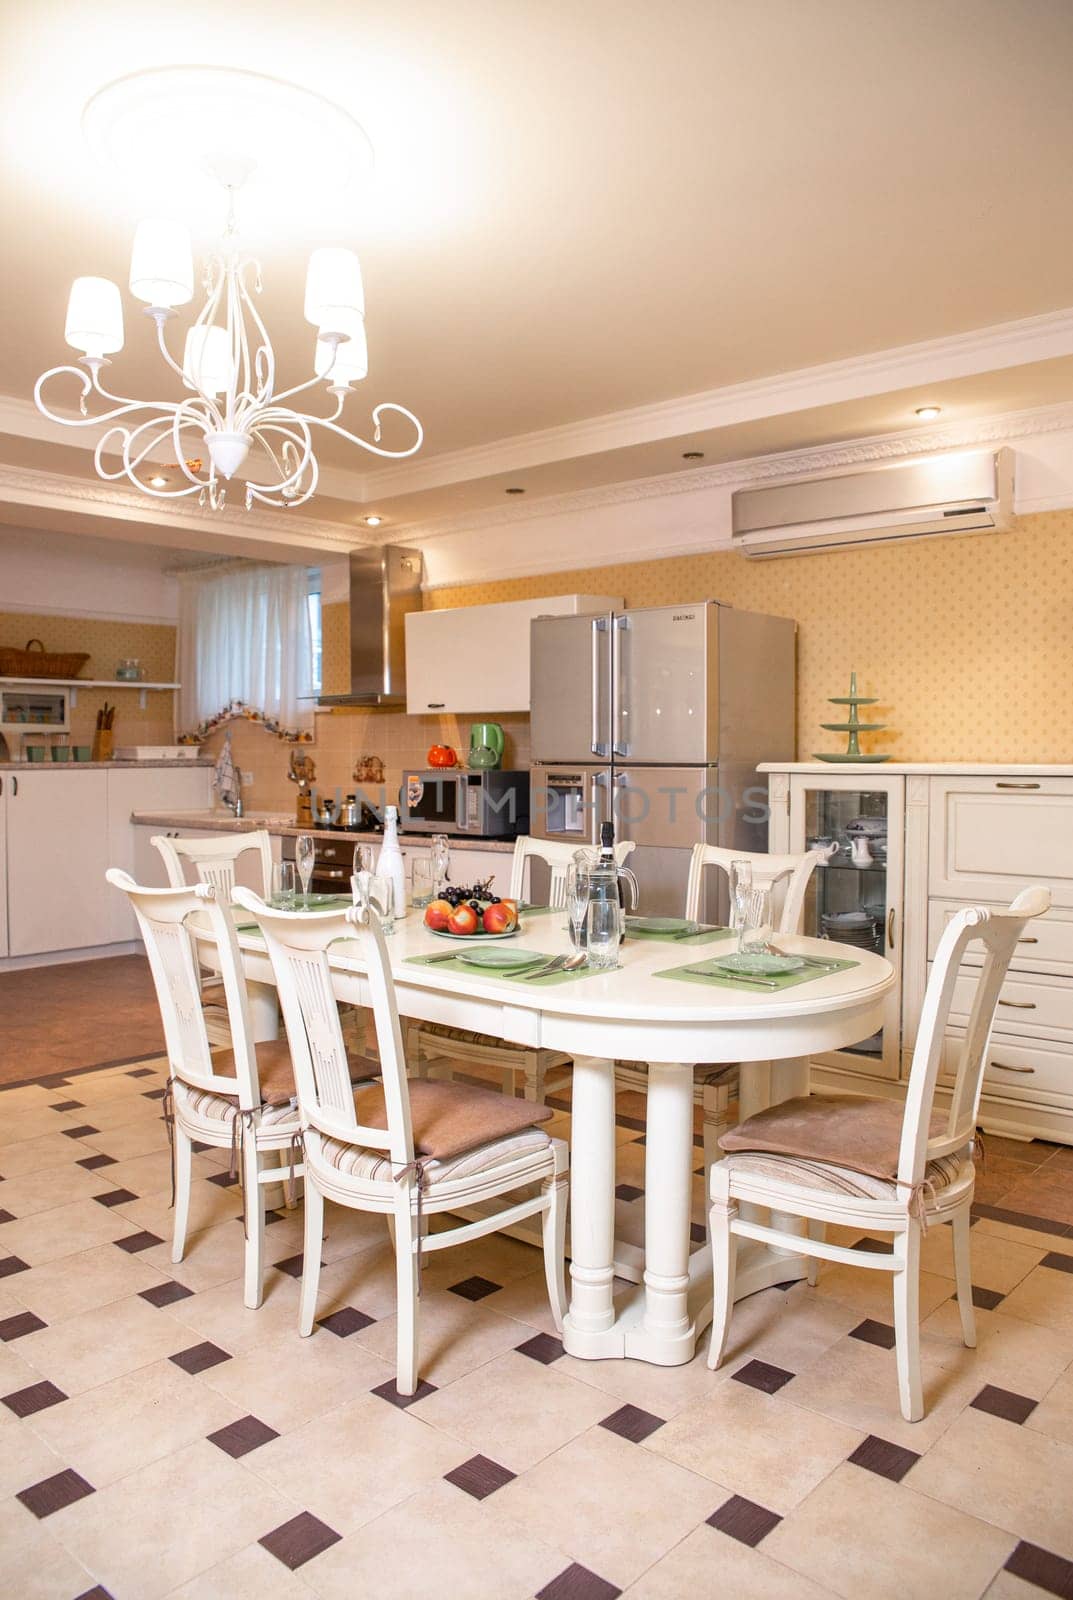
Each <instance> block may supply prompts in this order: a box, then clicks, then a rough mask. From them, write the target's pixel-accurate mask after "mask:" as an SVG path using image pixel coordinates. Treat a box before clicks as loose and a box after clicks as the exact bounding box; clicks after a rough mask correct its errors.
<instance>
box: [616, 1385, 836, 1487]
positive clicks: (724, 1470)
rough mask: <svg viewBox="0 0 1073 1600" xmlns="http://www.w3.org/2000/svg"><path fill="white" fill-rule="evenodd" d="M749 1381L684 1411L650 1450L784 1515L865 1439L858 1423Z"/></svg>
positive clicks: (722, 1388) (654, 1437)
mask: <svg viewBox="0 0 1073 1600" xmlns="http://www.w3.org/2000/svg"><path fill="white" fill-rule="evenodd" d="M785 1392H786V1391H785V1390H783V1391H782V1392H781V1393H779V1394H777V1395H768V1394H762V1393H761V1392H760V1391H759V1390H758V1389H753V1388H751V1387H750V1386H749V1385H748V1384H744V1383H724V1384H721V1385H720V1386H719V1388H718V1389H717V1390H716V1392H715V1393H714V1394H713V1395H712V1397H711V1399H710V1400H708V1401H706V1402H705V1403H704V1404H703V1405H694V1406H690V1407H688V1409H686V1410H685V1411H681V1412H679V1414H678V1416H677V1417H674V1418H672V1419H671V1421H670V1422H668V1423H667V1424H666V1426H665V1427H663V1428H659V1429H658V1430H657V1431H656V1432H655V1433H653V1434H652V1435H650V1437H649V1438H648V1439H646V1441H645V1449H646V1450H653V1451H655V1452H656V1454H657V1455H661V1456H665V1457H666V1458H667V1459H668V1460H669V1461H676V1462H677V1463H678V1465H679V1466H682V1467H688V1468H689V1470H690V1471H691V1472H698V1473H701V1474H702V1475H703V1476H704V1477H706V1478H711V1479H712V1480H713V1481H714V1482H716V1483H721V1484H724V1485H726V1487H727V1488H729V1489H731V1490H733V1492H734V1493H735V1494H740V1495H744V1496H745V1498H746V1499H747V1500H755V1501H756V1502H757V1503H758V1504H759V1505H762V1506H767V1508H768V1510H769V1511H777V1512H779V1514H780V1515H785V1514H786V1512H788V1511H790V1510H791V1509H792V1508H793V1507H794V1506H796V1505H797V1504H798V1503H799V1502H800V1501H802V1500H803V1499H804V1498H805V1496H806V1495H807V1494H808V1493H809V1492H810V1491H811V1490H812V1489H814V1488H815V1487H816V1485H817V1484H818V1483H820V1482H821V1481H822V1479H824V1478H826V1476H827V1474H828V1473H829V1472H833V1471H834V1469H835V1467H837V1466H838V1465H839V1463H840V1462H843V1461H845V1459H846V1457H847V1456H848V1455H850V1454H851V1452H852V1451H854V1450H856V1448H857V1446H858V1445H859V1444H861V1443H862V1442H863V1440H864V1437H865V1436H864V1434H863V1432H861V1430H860V1429H857V1428H849V1427H847V1426H846V1425H845V1424H844V1423H841V1422H833V1421H832V1420H831V1419H830V1418H829V1417H822V1416H820V1415H819V1414H818V1413H817V1412H815V1411H805V1410H803V1409H802V1408H801V1407H799V1406H795V1405H792V1404H790V1403H789V1402H788V1401H786V1400H785V1399H784V1398H783V1395H784V1394H785Z"/></svg>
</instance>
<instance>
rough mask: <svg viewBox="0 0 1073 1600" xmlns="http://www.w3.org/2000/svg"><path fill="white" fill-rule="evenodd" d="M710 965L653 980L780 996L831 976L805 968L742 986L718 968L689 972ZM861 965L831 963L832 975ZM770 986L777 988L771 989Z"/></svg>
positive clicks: (676, 969)
mask: <svg viewBox="0 0 1073 1600" xmlns="http://www.w3.org/2000/svg"><path fill="white" fill-rule="evenodd" d="M709 963H710V958H709V962H695V961H690V962H689V963H688V964H687V965H686V966H684V967H664V968H663V970H662V971H661V972H654V973H653V974H652V976H653V977H654V978H677V979H678V981H679V982H680V983H699V984H703V985H704V986H705V987H707V988H712V987H714V988H717V989H737V990H738V991H739V993H741V994H745V993H749V994H777V993H778V992H779V990H780V989H795V988H796V987H797V985H798V984H799V983H812V982H813V981H814V979H816V978H827V977H829V976H830V972H828V971H823V972H821V971H820V969H819V967H802V969H801V971H800V972H781V973H779V975H778V977H775V976H772V977H770V978H765V980H764V982H763V984H759V983H747V982H743V981H742V980H741V979H740V978H735V977H733V976H732V975H731V974H730V973H729V972H725V973H724V972H720V971H718V969H717V968H714V967H710V970H709V971H708V972H705V973H699V972H690V971H689V967H696V966H709ZM859 966H860V962H859V961H832V962H831V969H830V971H831V972H845V971H846V969H847V968H848V967H859ZM768 984H774V985H775V987H774V988H769V987H768Z"/></svg>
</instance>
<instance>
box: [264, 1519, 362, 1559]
mask: <svg viewBox="0 0 1073 1600" xmlns="http://www.w3.org/2000/svg"><path fill="white" fill-rule="evenodd" d="M342 1537H343V1536H342V1534H341V1533H336V1532H335V1529H334V1528H329V1526H328V1524H327V1523H326V1522H321V1520H320V1518H319V1517H315V1516H314V1515H313V1513H312V1512H311V1511H300V1512H299V1513H298V1515H297V1516H296V1517H292V1518H291V1520H290V1522H284V1523H282V1524H281V1525H280V1527H278V1528H273V1529H272V1532H271V1533H266V1534H265V1536H264V1538H263V1539H259V1540H258V1541H257V1542H258V1544H263V1545H264V1547H265V1549H266V1550H267V1551H268V1552H269V1554H270V1555H274V1556H275V1558H276V1560H277V1561H281V1562H282V1563H283V1565H284V1566H285V1567H289V1568H290V1569H291V1571H292V1572H294V1571H295V1569H296V1568H298V1567H304V1566H305V1564H306V1562H307V1561H312V1559H313V1557H314V1556H319V1555H320V1554H321V1553H322V1552H323V1551H325V1550H328V1549H330V1548H331V1546H332V1545H333V1544H338V1543H339V1540H340V1539H341V1538H342Z"/></svg>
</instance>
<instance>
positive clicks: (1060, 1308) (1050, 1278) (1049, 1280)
mask: <svg viewBox="0 0 1073 1600" xmlns="http://www.w3.org/2000/svg"><path fill="white" fill-rule="evenodd" d="M1002 1309H1003V1311H1005V1312H1006V1313H1007V1315H1008V1316H1011V1317H1023V1318H1024V1320H1025V1321H1026V1322H1038V1323H1041V1324H1042V1325H1043V1326H1044V1327H1046V1328H1056V1329H1057V1330H1058V1332H1059V1333H1069V1334H1073V1272H1055V1271H1054V1270H1053V1269H1052V1268H1051V1267H1036V1268H1035V1269H1034V1271H1032V1272H1030V1273H1029V1274H1028V1277H1027V1278H1025V1279H1024V1281H1023V1282H1021V1283H1019V1284H1018V1285H1017V1287H1016V1289H1014V1290H1013V1292H1012V1293H1011V1294H1008V1295H1007V1296H1006V1299H1005V1300H1004V1301H1003V1303H1002Z"/></svg>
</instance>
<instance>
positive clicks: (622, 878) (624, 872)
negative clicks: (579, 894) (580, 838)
mask: <svg viewBox="0 0 1073 1600" xmlns="http://www.w3.org/2000/svg"><path fill="white" fill-rule="evenodd" d="M579 858H580V859H579ZM574 864H575V866H576V867H577V868H578V870H579V871H580V872H582V873H584V874H585V877H586V879H587V883H588V903H589V904H590V905H591V904H592V903H593V901H595V900H616V901H617V902H618V904H619V906H620V907H621V908H622V911H623V916H622V917H621V918H620V922H621V933H620V935H619V942H620V943H621V942H622V940H623V939H624V938H625V937H626V923H625V909H626V896H625V893H624V890H623V885H624V884H625V885H626V886H628V888H629V891H630V905H629V909H630V910H631V911H636V909H637V898H638V895H637V879H636V878H635V877H634V875H633V873H632V872H631V871H630V869H629V868H628V867H620V866H619V864H618V862H617V861H616V860H615V858H614V856H613V855H612V856H606V855H605V854H604V853H603V852H602V851H601V852H600V854H599V855H597V854H596V852H595V851H592V850H576V851H575V852H574ZM584 937H585V934H584V930H583V931H582V938H583V939H584Z"/></svg>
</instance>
